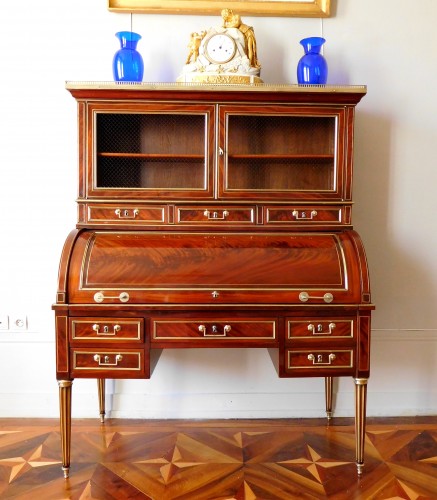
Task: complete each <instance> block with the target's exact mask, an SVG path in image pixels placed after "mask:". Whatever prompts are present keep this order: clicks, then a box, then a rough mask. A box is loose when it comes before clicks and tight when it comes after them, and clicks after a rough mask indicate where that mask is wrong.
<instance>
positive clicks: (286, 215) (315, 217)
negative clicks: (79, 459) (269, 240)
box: [264, 206, 351, 225]
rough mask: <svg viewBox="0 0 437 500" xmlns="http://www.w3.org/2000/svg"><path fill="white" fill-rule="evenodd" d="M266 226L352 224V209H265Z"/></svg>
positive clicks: (296, 207)
mask: <svg viewBox="0 0 437 500" xmlns="http://www.w3.org/2000/svg"><path fill="white" fill-rule="evenodd" d="M264 210H265V215H264V220H265V224H275V225H280V224H293V225H294V224H295V225H303V224H311V225H312V224H315V225H317V224H333V225H342V224H350V223H351V218H350V213H351V210H350V207H338V206H333V207H331V206H329V207H326V206H283V207H264Z"/></svg>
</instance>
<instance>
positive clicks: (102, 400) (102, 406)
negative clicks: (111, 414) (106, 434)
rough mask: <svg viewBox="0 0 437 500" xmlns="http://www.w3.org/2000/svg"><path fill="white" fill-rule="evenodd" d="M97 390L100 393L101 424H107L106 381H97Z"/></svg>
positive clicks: (101, 379) (100, 379) (102, 379)
mask: <svg viewBox="0 0 437 500" xmlns="http://www.w3.org/2000/svg"><path fill="white" fill-rule="evenodd" d="M97 388H98V391H99V410H100V422H101V423H102V424H103V423H104V422H105V415H106V409H105V379H104V378H99V379H97Z"/></svg>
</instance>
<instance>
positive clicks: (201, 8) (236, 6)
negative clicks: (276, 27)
mask: <svg viewBox="0 0 437 500" xmlns="http://www.w3.org/2000/svg"><path fill="white" fill-rule="evenodd" d="M108 8H109V10H110V11H111V12H132V13H142V14H187V15H189V14H196V15H217V14H219V13H220V12H221V10H222V9H223V8H227V9H233V10H234V11H236V12H238V13H239V14H243V15H249V16H276V17H329V16H330V9H331V0H307V1H301V0H274V1H270V0H255V1H251V0H248V1H246V0H240V1H230V2H227V1H226V0H108Z"/></svg>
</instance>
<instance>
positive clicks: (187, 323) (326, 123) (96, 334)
mask: <svg viewBox="0 0 437 500" xmlns="http://www.w3.org/2000/svg"><path fill="white" fill-rule="evenodd" d="M67 88H68V90H69V91H70V92H71V94H72V95H73V97H74V98H75V99H76V100H77V103H78V124H79V182H78V187H79V196H78V200H77V201H78V221H77V226H76V229H74V230H73V231H72V232H71V233H70V235H69V236H68V238H67V240H66V243H65V246H64V250H63V253H62V257H61V263H60V270H59V283H58V292H57V301H56V304H55V305H54V306H53V308H54V310H55V314H56V353H57V359H56V363H57V378H58V381H59V387H60V405H61V436H62V449H63V469H64V475H65V477H68V473H69V467H70V441H71V387H72V381H73V379H74V378H78V377H85V378H97V379H98V380H99V391H100V403H101V408H100V412H101V416H102V420H103V419H104V413H105V410H104V404H103V401H104V380H105V379H106V378H148V377H150V374H151V369H150V365H151V363H150V356H151V351H152V350H154V349H155V350H157V351H156V352H158V350H161V349H165V348H191V347H199V348H202V347H207V348H218V347H220V348H221V347H229V348H231V347H240V348H241V347H259V348H269V349H270V350H271V354H272V359H273V360H274V361H275V365H276V367H277V371H278V376H280V377H312V376H317V377H324V378H325V381H326V408H327V414H328V418H330V417H331V415H332V378H333V377H337V376H351V377H353V378H354V380H355V387H356V419H355V420H356V436H357V437H356V439H357V443H356V463H357V467H358V472H359V473H361V470H362V466H363V463H364V436H365V414H366V388H367V379H368V377H369V369H370V349H369V346H370V315H371V310H372V309H373V305H372V303H371V298H370V288H369V276H368V269H367V262H366V257H365V252H364V248H363V245H362V242H361V240H360V237H359V235H358V234H357V233H356V232H355V231H354V230H353V227H352V220H351V215H352V170H353V125H354V110H355V106H356V105H357V104H358V102H359V101H360V99H361V98H362V97H363V95H364V94H365V92H366V90H365V87H317V86H316V87H311V86H309V87H300V86H268V85H259V86H258V85H257V86H253V87H252V86H247V87H246V86H228V85H225V86H220V85H214V86H210V85H204V86H196V85H165V84H164V85H158V84H157V85H148V84H132V85H129V84H116V85H115V84H97V83H94V84H93V83H90V84H82V83H69V84H67Z"/></svg>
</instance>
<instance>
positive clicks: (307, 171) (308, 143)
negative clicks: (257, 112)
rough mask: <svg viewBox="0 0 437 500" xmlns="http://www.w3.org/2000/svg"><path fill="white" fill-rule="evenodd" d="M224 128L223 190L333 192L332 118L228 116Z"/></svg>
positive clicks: (334, 136)
mask: <svg viewBox="0 0 437 500" xmlns="http://www.w3.org/2000/svg"><path fill="white" fill-rule="evenodd" d="M227 125H228V128H227V160H228V163H227V184H226V188H227V189H230V190H232V189H234V190H265V191H269V190H274V191H306V190H308V191H309V190H311V191H330V190H334V189H335V187H336V186H335V179H336V175H335V172H336V159H335V156H336V154H335V153H336V118H335V117H332V116H308V117H307V116H292V115H286V116H278V115H262V116H251V115H249V116H242V115H229V116H228V124H227Z"/></svg>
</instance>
